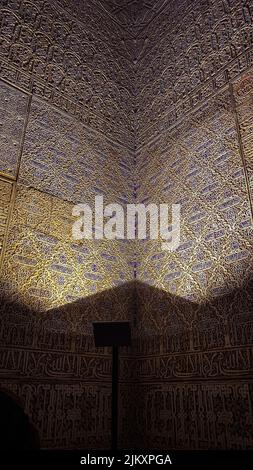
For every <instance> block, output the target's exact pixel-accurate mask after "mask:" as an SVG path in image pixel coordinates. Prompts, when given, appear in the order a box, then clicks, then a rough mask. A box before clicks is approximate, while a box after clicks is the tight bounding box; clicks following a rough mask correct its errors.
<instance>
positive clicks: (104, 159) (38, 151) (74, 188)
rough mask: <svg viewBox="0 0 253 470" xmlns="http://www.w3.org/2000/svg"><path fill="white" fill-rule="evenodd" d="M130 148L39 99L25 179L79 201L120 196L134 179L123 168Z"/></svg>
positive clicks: (32, 118) (30, 123)
mask: <svg viewBox="0 0 253 470" xmlns="http://www.w3.org/2000/svg"><path fill="white" fill-rule="evenodd" d="M125 153H126V151H125V150H124V149H123V148H121V147H116V146H113V144H110V142H109V141H106V140H105V139H103V138H101V136H99V135H94V134H92V132H91V131H89V130H88V129H87V128H85V127H84V126H83V125H82V124H81V123H79V122H78V121H77V120H76V119H73V118H72V117H71V116H69V115H68V114H66V113H62V112H61V111H59V110H57V109H54V108H52V107H51V106H49V105H48V104H46V103H44V102H43V101H41V100H38V99H33V100H32V103H31V109H30V114H29V120H28V125H27V131H26V139H25V143H24V149H23V157H22V161H21V166H20V173H19V181H20V182H22V183H23V184H25V185H27V186H33V187H35V188H37V189H40V190H42V191H46V192H49V193H51V194H54V195H55V196H57V197H59V198H63V199H67V200H69V201H72V202H76V203H78V202H82V203H89V204H91V203H94V196H95V195H96V194H97V195H104V196H105V198H107V200H109V201H108V202H110V200H112V201H113V202H116V201H115V197H116V198H117V199H118V198H120V197H123V195H124V188H126V189H125V190H127V188H128V184H129V182H128V181H127V180H126V179H125V175H124V174H123V172H122V170H123V167H122V160H123V164H124V157H123V155H124V154H125ZM130 159H131V156H130ZM101 173H103V178H101ZM112 174H113V178H114V183H115V184H114V185H113V186H112V185H111V179H112ZM117 199H116V200H117ZM105 202H106V201H105Z"/></svg>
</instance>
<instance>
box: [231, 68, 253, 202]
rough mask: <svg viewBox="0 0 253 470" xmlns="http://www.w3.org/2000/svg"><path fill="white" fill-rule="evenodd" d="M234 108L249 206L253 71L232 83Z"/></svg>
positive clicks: (252, 177) (252, 166) (252, 172)
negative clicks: (243, 161) (243, 162)
mask: <svg viewBox="0 0 253 470" xmlns="http://www.w3.org/2000/svg"><path fill="white" fill-rule="evenodd" d="M233 89H234V94H235V100H236V110H237V116H238V123H239V129H240V137H241V142H242V151H243V157H244V159H245V167H246V177H247V184H248V186H249V192H250V198H251V207H252V204H253V193H252V190H253V158H252V145H253V142H252V126H253V112H252V109H253V106H252V105H253V101H252V99H253V73H252V71H249V72H247V73H245V74H243V75H242V76H241V77H240V78H239V79H238V80H237V81H236V82H235V83H234V87H233Z"/></svg>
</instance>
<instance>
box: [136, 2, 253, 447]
mask: <svg viewBox="0 0 253 470" xmlns="http://www.w3.org/2000/svg"><path fill="white" fill-rule="evenodd" d="M157 5H159V2H157ZM252 21H253V4H252V2H251V1H249V2H241V1H240V0H232V1H229V2H228V1H219V0H213V1H206V2H202V1H198V0H196V1H184V0H182V1H180V0H179V1H170V2H167V8H165V9H164V10H163V11H162V12H160V14H158V16H157V17H156V18H154V19H153V21H151V22H150V23H149V25H147V27H146V28H145V29H143V30H141V31H139V33H138V35H137V44H138V47H137V49H138V51H137V54H138V62H137V65H136V86H137V89H138V97H137V106H136V108H137V122H138V125H137V128H136V130H137V135H136V139H137V142H138V143H137V147H138V148H137V153H136V160H137V180H138V182H139V190H138V201H139V202H142V201H145V203H146V204H147V203H148V202H153V203H154V202H157V203H160V202H164V203H168V204H169V205H170V206H171V205H172V204H175V203H180V204H181V244H180V246H179V248H178V249H177V250H176V251H175V252H172V253H170V252H168V251H163V250H162V249H161V244H160V242H159V243H158V242H154V241H153V240H152V241H151V240H149V241H144V242H141V243H140V245H139V250H138V276H137V278H138V281H139V283H138V285H137V292H138V296H137V311H138V331H139V336H140V339H139V346H138V347H139V352H138V354H139V357H138V360H137V362H136V371H138V373H137V372H136V380H138V381H139V387H138V396H139V401H138V403H136V415H137V416H138V419H137V421H138V426H137V427H136V434H135V436H134V437H133V439H134V440H135V441H136V442H138V443H139V445H140V446H142V447H145V448H150V447H154V448H156V447H159V448H160V447H161V446H163V447H164V448H197V449H199V448H251V447H252V421H253V420H252V383H251V377H252V301H253V298H252V297H253V289H252V287H253V284H252V274H253V273H252V271H253V247H252V160H251V159H252V149H251V147H252V143H251V140H252V139H251V135H252V124H253V119H252V92H253V88H252V76H253V75H252V71H251V67H252V57H253V56H252V52H253V50H252V45H253V44H252V34H251V31H252ZM138 410H139V411H138Z"/></svg>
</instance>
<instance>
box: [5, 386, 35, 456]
mask: <svg viewBox="0 0 253 470" xmlns="http://www.w3.org/2000/svg"><path fill="white" fill-rule="evenodd" d="M0 416H1V419H0V423H1V429H0V450H2V451H6V450H11V449H16V450H38V449H39V448H40V441H39V434H38V432H37V430H36V428H35V427H34V426H33V425H32V424H31V422H30V421H29V418H28V416H27V415H26V414H25V412H24V411H23V408H22V404H21V402H20V400H19V399H18V398H17V397H15V396H14V395H13V394H12V393H11V392H10V391H8V390H4V389H0Z"/></svg>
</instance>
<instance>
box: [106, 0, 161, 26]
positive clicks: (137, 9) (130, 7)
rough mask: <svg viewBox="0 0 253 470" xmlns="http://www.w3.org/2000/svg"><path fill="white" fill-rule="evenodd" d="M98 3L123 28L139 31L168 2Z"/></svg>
mask: <svg viewBox="0 0 253 470" xmlns="http://www.w3.org/2000/svg"><path fill="white" fill-rule="evenodd" d="M100 3H101V4H102V5H103V6H104V8H106V10H107V11H109V13H110V14H111V15H112V16H114V17H115V18H116V20H117V21H118V22H119V23H120V24H121V25H122V26H123V27H124V28H127V29H129V28H131V29H132V28H136V29H138V30H139V29H140V28H142V27H144V26H145V25H146V24H148V23H149V22H150V21H152V19H153V18H154V17H155V16H156V15H157V14H159V13H160V12H161V11H162V10H163V9H164V8H165V7H166V6H167V5H168V3H169V0H100Z"/></svg>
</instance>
